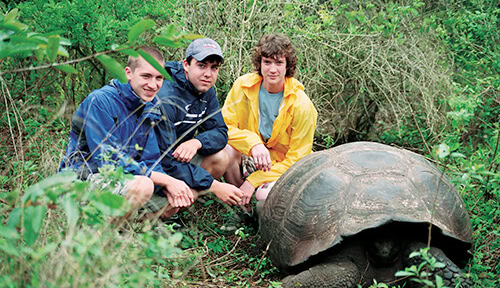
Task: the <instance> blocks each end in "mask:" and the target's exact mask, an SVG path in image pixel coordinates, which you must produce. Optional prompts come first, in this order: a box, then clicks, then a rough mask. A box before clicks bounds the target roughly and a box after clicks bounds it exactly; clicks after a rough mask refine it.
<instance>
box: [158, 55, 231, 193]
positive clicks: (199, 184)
mask: <svg viewBox="0 0 500 288" xmlns="http://www.w3.org/2000/svg"><path fill="white" fill-rule="evenodd" d="M165 68H166V70H167V71H168V72H169V74H170V75H171V76H172V80H173V82H171V81H167V80H166V81H165V82H164V83H163V86H162V88H161V89H160V91H159V92H158V97H159V98H160V102H161V109H162V113H163V115H166V117H167V118H168V121H161V122H160V123H159V125H158V126H157V129H155V131H156V135H157V139H158V143H159V145H160V151H161V152H162V153H163V152H165V151H168V153H167V155H166V156H165V157H163V159H162V162H161V164H162V168H163V170H164V171H165V172H166V173H167V174H168V175H170V176H172V177H175V178H177V179H180V180H183V181H184V182H186V184H187V185H188V186H189V187H191V188H193V189H196V190H206V189H208V188H209V187H210V186H211V185H212V182H213V181H214V179H213V177H212V176H211V175H210V174H209V173H208V172H207V171H206V170H205V169H203V168H201V167H199V166H197V165H194V164H191V163H183V162H179V161H177V160H175V159H174V158H173V156H172V152H173V151H174V150H175V147H177V146H178V145H179V144H180V143H182V142H185V141H187V140H190V139H192V138H196V139H198V140H199V141H200V142H201V145H202V147H201V149H200V150H198V153H199V154H200V155H210V154H214V153H216V152H218V151H220V150H222V149H223V148H224V147H225V146H226V144H227V126H226V123H224V118H222V114H221V112H220V109H219V102H218V101H217V96H216V95H215V90H214V88H213V87H212V88H210V90H208V91H207V92H205V93H202V94H198V91H197V90H196V88H195V87H194V86H193V84H191V82H189V81H188V80H187V79H186V77H185V75H184V68H183V67H182V62H167V63H165ZM196 133H197V134H196ZM184 134H185V135H184Z"/></svg>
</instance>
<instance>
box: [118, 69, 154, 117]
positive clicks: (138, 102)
mask: <svg viewBox="0 0 500 288" xmlns="http://www.w3.org/2000/svg"><path fill="white" fill-rule="evenodd" d="M109 85H111V86H113V87H114V88H115V89H116V90H117V91H118V93H119V94H120V96H121V99H122V101H123V103H124V104H125V107H127V110H129V111H139V110H141V109H140V108H143V107H144V110H142V111H143V113H142V114H143V115H144V114H151V113H152V114H159V112H160V111H159V109H157V106H158V105H156V103H157V101H158V100H157V97H155V98H154V99H153V101H150V102H146V101H144V100H142V99H141V97H139V95H137V94H136V93H135V92H134V90H132V86H130V83H128V82H127V83H121V82H120V81H119V80H118V79H113V80H111V82H110V83H109ZM144 112H147V113H144ZM151 117H153V118H157V117H156V116H146V118H151Z"/></svg>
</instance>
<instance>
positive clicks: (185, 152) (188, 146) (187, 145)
mask: <svg viewBox="0 0 500 288" xmlns="http://www.w3.org/2000/svg"><path fill="white" fill-rule="evenodd" d="M201 146H202V145H201V142H200V140H198V139H191V140H188V141H186V142H184V143H182V144H181V145H179V146H177V148H176V149H175V151H174V153H172V156H174V158H175V159H176V160H177V161H179V162H189V161H191V159H193V157H194V155H195V154H196V152H198V150H199V149H200V148H201Z"/></svg>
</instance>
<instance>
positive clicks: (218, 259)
mask: <svg viewBox="0 0 500 288" xmlns="http://www.w3.org/2000/svg"><path fill="white" fill-rule="evenodd" d="M240 240H241V237H238V241H236V244H234V246H233V248H231V250H229V252H227V253H226V254H225V255H222V256H221V257H219V258H217V259H214V260H212V261H210V262H208V263H207V265H211V264H213V263H215V262H219V261H220V260H222V259H223V258H225V257H227V256H228V255H229V254H231V253H233V251H234V249H236V246H238V244H239V243H240Z"/></svg>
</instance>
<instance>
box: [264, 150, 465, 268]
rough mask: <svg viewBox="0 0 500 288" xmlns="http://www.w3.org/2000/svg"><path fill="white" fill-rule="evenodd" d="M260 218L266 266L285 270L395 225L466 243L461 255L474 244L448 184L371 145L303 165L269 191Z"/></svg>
mask: <svg viewBox="0 0 500 288" xmlns="http://www.w3.org/2000/svg"><path fill="white" fill-rule="evenodd" d="M259 218H260V225H261V227H260V231H261V235H262V238H263V240H264V241H266V242H269V241H272V242H271V245H270V247H269V255H270V258H271V261H272V262H273V264H274V265H275V266H277V267H278V268H280V269H284V270H286V269H287V268H288V267H292V266H295V265H298V264H301V263H303V262H305V261H306V260H308V259H309V257H310V256H313V255H317V254H319V253H321V252H322V251H325V250H327V249H329V248H331V247H333V246H335V245H337V244H338V243H340V242H341V241H342V239H345V238H346V237H349V236H353V235H356V234H357V233H359V232H361V231H364V230H366V229H370V228H375V227H379V226H381V225H384V224H386V223H390V222H394V221H397V222H411V223H432V225H434V226H435V227H437V228H439V230H440V231H441V232H442V234H443V235H444V238H445V239H448V240H449V241H455V242H461V243H464V244H465V245H462V246H457V247H461V248H460V249H467V247H469V248H470V243H471V242H472V241H471V238H472V226H471V222H470V219H469V215H468V213H467V210H466V209H465V205H464V202H463V200H462V198H461V197H460V195H459V194H458V192H457V190H456V188H455V187H454V185H453V184H451V183H450V181H449V180H448V178H447V176H446V175H445V174H444V173H443V172H442V171H441V170H440V169H438V168H437V167H436V166H435V165H434V164H432V163H431V162H429V161H428V160H426V159H425V158H424V157H422V156H420V155H418V154H415V153H413V152H410V151H407V150H404V149H398V148H394V147H391V146H388V145H384V144H379V143H374V142H354V143H348V144H344V145H340V146H337V147H334V148H331V149H328V150H324V151H321V152H315V153H312V154H310V155H308V156H306V157H304V158H303V159H301V160H300V161H298V162H297V163H295V164H294V165H293V166H292V167H290V169H288V171H287V172H286V173H284V174H283V175H282V176H281V177H280V179H279V180H278V181H277V183H276V185H274V187H273V188H272V190H271V192H270V193H269V196H268V198H267V199H266V201H265V204H264V207H263V208H262V211H261V213H260V215H259ZM448 240H446V241H448ZM462 252H463V251H462Z"/></svg>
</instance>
